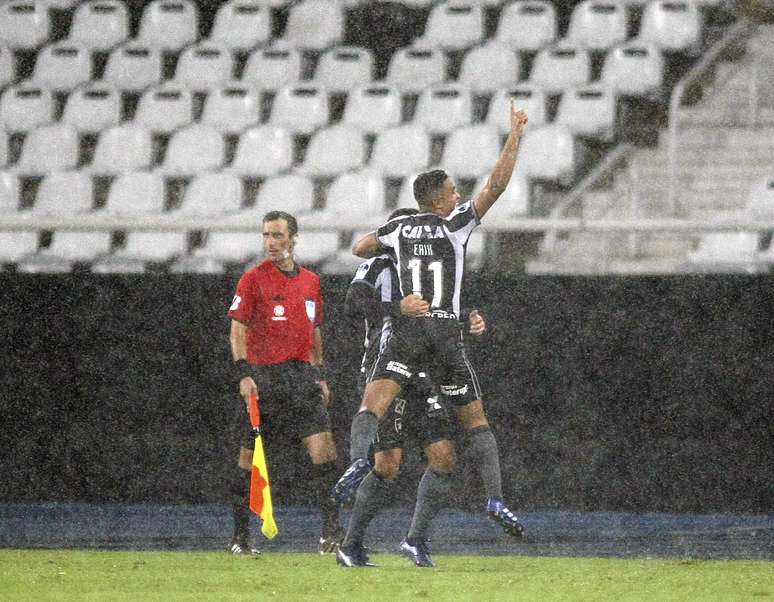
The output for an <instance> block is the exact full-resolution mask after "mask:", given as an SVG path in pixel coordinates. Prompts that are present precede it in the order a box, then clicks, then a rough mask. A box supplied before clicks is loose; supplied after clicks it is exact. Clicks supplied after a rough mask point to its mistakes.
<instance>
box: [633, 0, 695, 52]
mask: <svg viewBox="0 0 774 602" xmlns="http://www.w3.org/2000/svg"><path fill="white" fill-rule="evenodd" d="M701 34H702V29H701V15H700V13H699V8H698V7H697V5H696V4H695V3H694V2H693V1H686V0H652V1H651V2H648V4H647V5H646V6H645V10H644V12H643V14H642V22H641V24H640V33H639V36H638V37H639V39H640V41H641V42H643V43H645V44H648V43H652V44H655V46H656V47H657V48H659V49H661V50H666V51H671V52H686V53H687V54H698V52H699V50H700V45H701Z"/></svg>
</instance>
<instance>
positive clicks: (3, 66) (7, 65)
mask: <svg viewBox="0 0 774 602" xmlns="http://www.w3.org/2000/svg"><path fill="white" fill-rule="evenodd" d="M15 79H16V65H15V58H14V56H13V51H12V50H11V49H10V48H9V47H8V46H6V45H5V44H2V43H0V88H1V87H4V86H6V85H7V84H10V83H11V82H13V81H14V80H15Z"/></svg>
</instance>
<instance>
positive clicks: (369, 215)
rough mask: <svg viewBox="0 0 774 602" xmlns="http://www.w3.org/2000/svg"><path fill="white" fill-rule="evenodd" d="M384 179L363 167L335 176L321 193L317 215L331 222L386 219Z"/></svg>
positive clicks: (371, 222)
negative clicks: (322, 202)
mask: <svg viewBox="0 0 774 602" xmlns="http://www.w3.org/2000/svg"><path fill="white" fill-rule="evenodd" d="M386 218H387V212H386V211H385V190H384V180H382V178H381V176H380V175H379V174H377V173H375V172H372V171H369V170H364V171H360V172H354V173H344V174H341V175H340V176H338V177H337V178H336V179H335V180H334V182H333V184H331V187H330V188H329V189H328V192H327V194H326V197H325V209H324V211H323V214H322V216H321V218H318V219H321V220H323V221H324V222H325V223H329V224H331V225H339V226H342V225H346V224H348V223H349V224H366V223H367V224H373V226H374V227H376V226H379V225H381V224H383V223H384V222H385V221H386Z"/></svg>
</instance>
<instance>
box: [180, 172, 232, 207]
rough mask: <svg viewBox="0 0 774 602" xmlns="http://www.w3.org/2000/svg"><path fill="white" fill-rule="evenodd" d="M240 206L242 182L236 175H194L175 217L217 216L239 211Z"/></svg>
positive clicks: (221, 173) (218, 173) (223, 173)
mask: <svg viewBox="0 0 774 602" xmlns="http://www.w3.org/2000/svg"><path fill="white" fill-rule="evenodd" d="M241 206H242V181H241V179H240V178H239V177H238V176H237V175H235V174H231V173H227V172H204V173H200V174H198V175H196V176H195V177H194V178H193V179H192V180H191V182H190V183H189V184H188V187H187V188H186V189H185V194H184V195H183V201H182V203H181V205H180V207H179V208H178V209H176V210H175V215H180V216H196V217H206V216H218V215H224V214H226V213H234V212H236V211H239V210H240V209H241Z"/></svg>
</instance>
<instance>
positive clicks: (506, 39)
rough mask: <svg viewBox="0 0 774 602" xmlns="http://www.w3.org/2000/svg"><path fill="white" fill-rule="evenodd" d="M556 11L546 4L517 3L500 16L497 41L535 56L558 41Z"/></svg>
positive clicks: (537, 1) (540, 1) (533, 0)
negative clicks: (541, 49) (543, 48)
mask: <svg viewBox="0 0 774 602" xmlns="http://www.w3.org/2000/svg"><path fill="white" fill-rule="evenodd" d="M557 34H558V23H557V16H556V9H555V8H554V5H553V4H551V3H550V2H546V1H544V0H517V1H516V2H512V3H511V4H507V5H506V6H505V7H504V8H503V10H502V12H501V13H500V20H499V21H498V23H497V32H496V33H495V39H496V40H497V41H498V42H502V43H504V44H507V45H508V46H510V47H511V48H512V49H513V50H519V51H525V52H535V51H537V50H540V48H542V47H543V46H546V45H549V44H551V43H552V42H553V41H554V40H556V37H557Z"/></svg>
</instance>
